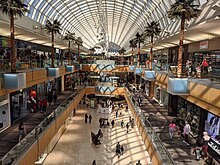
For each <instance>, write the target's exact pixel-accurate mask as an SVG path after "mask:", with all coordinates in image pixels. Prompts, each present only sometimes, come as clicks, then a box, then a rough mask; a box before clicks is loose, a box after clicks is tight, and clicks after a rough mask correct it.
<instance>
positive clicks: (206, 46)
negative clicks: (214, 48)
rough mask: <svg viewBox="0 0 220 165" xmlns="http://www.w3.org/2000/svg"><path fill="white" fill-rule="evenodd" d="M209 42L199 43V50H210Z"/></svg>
mask: <svg viewBox="0 0 220 165" xmlns="http://www.w3.org/2000/svg"><path fill="white" fill-rule="evenodd" d="M208 47H209V41H202V42H200V43H199V49H208Z"/></svg>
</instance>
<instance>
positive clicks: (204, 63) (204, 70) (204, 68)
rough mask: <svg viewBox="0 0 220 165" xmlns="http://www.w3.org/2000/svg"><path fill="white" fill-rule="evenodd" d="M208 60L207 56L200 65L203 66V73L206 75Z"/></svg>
mask: <svg viewBox="0 0 220 165" xmlns="http://www.w3.org/2000/svg"><path fill="white" fill-rule="evenodd" d="M208 66H209V64H208V62H207V61H206V58H204V59H203V61H202V63H201V65H200V67H201V68H202V75H203V76H205V75H207V74H208Z"/></svg>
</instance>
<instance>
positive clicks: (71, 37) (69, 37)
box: [64, 31, 75, 65]
mask: <svg viewBox="0 0 220 165" xmlns="http://www.w3.org/2000/svg"><path fill="white" fill-rule="evenodd" d="M64 40H66V41H68V54H69V55H68V65H70V44H71V42H73V41H75V33H71V32H69V31H68V32H67V33H66V35H65V36H64Z"/></svg>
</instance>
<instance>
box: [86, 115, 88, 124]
mask: <svg viewBox="0 0 220 165" xmlns="http://www.w3.org/2000/svg"><path fill="white" fill-rule="evenodd" d="M87 119H88V114H87V113H86V114H85V123H87Z"/></svg>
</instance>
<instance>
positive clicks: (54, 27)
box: [44, 20, 62, 68]
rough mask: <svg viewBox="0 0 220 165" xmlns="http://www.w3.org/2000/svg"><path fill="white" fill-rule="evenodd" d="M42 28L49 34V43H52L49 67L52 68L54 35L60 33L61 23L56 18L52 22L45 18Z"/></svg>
mask: <svg viewBox="0 0 220 165" xmlns="http://www.w3.org/2000/svg"><path fill="white" fill-rule="evenodd" d="M44 29H45V31H46V32H47V33H49V34H51V44H52V52H51V67H52V68H54V35H55V34H57V33H59V34H60V30H62V29H61V24H60V22H59V21H58V20H54V21H53V22H51V21H50V20H47V21H46V25H45V27H44Z"/></svg>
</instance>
